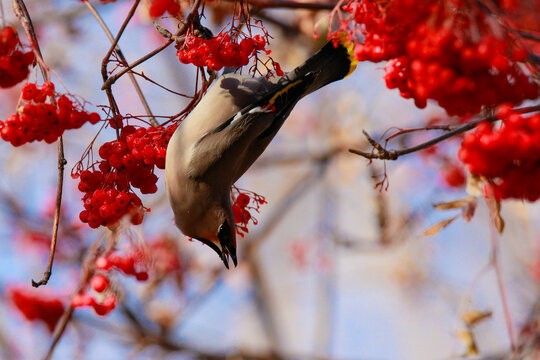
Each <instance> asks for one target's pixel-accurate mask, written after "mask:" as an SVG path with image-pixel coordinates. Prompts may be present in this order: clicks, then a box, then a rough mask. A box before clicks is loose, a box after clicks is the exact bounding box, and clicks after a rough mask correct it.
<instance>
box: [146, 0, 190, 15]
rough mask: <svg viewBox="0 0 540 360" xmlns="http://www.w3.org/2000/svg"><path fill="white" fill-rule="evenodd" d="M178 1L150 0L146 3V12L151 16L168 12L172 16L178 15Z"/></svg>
mask: <svg viewBox="0 0 540 360" xmlns="http://www.w3.org/2000/svg"><path fill="white" fill-rule="evenodd" d="M181 9H182V8H181V7H180V3H179V2H177V1H175V0H151V1H150V4H149V5H148V14H149V15H150V17H151V18H157V17H160V16H162V15H163V14H165V12H168V13H169V14H171V15H172V16H178V15H180V10H181Z"/></svg>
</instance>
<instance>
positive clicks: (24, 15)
mask: <svg viewBox="0 0 540 360" xmlns="http://www.w3.org/2000/svg"><path fill="white" fill-rule="evenodd" d="M13 11H14V12H15V15H16V16H17V18H18V19H19V20H20V21H21V24H22V26H23V28H24V31H25V32H26V35H27V36H28V38H29V39H30V42H31V44H32V49H33V50H34V54H35V55H36V59H37V60H38V61H37V62H38V66H39V68H40V70H41V74H42V76H43V79H44V80H45V81H50V76H49V71H48V69H47V66H46V65H45V62H44V61H43V57H42V55H41V50H40V48H39V43H38V40H37V36H36V31H35V29H34V25H33V24H32V19H31V18H30V14H29V13H28V9H27V8H26V5H25V4H24V0H13ZM53 101H54V99H53ZM57 143H58V184H57V187H56V208H55V211H54V222H53V230H52V235H51V248H50V251H49V259H48V262H47V268H46V269H45V272H44V273H43V278H42V279H41V280H39V281H38V282H36V281H34V280H33V279H32V286H33V287H39V286H41V285H47V283H48V282H49V279H50V278H51V274H52V267H53V262H54V254H55V252H56V240H57V239H58V226H59V223H60V208H61V207H62V189H63V186H64V167H65V165H66V163H67V161H66V159H65V158H64V142H63V140H62V137H61V136H60V138H58V142H57Z"/></svg>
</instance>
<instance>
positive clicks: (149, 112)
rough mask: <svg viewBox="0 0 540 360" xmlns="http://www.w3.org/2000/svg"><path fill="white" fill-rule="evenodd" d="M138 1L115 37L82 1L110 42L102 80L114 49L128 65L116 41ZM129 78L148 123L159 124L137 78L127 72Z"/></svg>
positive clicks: (90, 7)
mask: <svg viewBox="0 0 540 360" xmlns="http://www.w3.org/2000/svg"><path fill="white" fill-rule="evenodd" d="M139 3H140V0H136V1H135V3H134V4H133V6H132V7H131V9H130V11H129V13H128V15H127V16H126V19H125V20H124V22H123V23H122V26H121V27H120V30H119V31H118V34H117V35H116V37H113V36H112V33H111V31H110V29H109V27H108V26H107V24H105V22H104V21H103V18H102V17H101V16H100V15H99V13H98V12H97V11H96V9H95V8H94V6H93V5H92V4H91V3H90V2H88V1H85V2H84V4H85V5H86V7H87V8H88V10H90V12H91V13H92V15H93V16H94V18H96V20H97V21H98V23H99V25H100V26H101V28H102V29H103V31H104V32H105V34H106V35H107V37H108V38H109V41H110V42H111V47H110V48H109V51H107V54H106V55H105V57H104V58H103V61H102V63H101V74H102V76H103V79H104V81H106V80H107V78H108V74H107V64H108V63H109V61H110V57H111V55H112V53H113V51H116V54H117V55H118V57H119V58H120V60H121V61H122V62H123V63H124V64H125V65H126V66H127V65H128V62H127V60H126V57H125V56H124V53H123V52H122V50H121V49H120V47H119V46H118V41H119V40H120V37H122V34H123V33H124V30H125V29H126V27H127V25H128V24H129V22H130V21H131V18H132V17H133V15H134V13H135V10H136V9H137V7H138V6H139ZM129 79H130V81H131V83H132V84H133V87H134V88H135V91H136V92H137V95H138V96H139V99H140V100H141V103H142V105H143V107H144V109H145V111H146V114H147V115H148V116H149V117H150V119H149V120H150V124H152V126H159V123H158V122H157V121H156V119H155V117H154V115H153V114H152V110H151V109H150V105H148V101H147V100H146V97H145V96H144V94H143V92H142V90H141V87H140V86H139V83H138V82H137V79H136V78H135V76H134V75H133V74H131V73H130V74H129ZM111 92H112V90H111ZM111 95H112V94H111ZM107 97H109V94H107Z"/></svg>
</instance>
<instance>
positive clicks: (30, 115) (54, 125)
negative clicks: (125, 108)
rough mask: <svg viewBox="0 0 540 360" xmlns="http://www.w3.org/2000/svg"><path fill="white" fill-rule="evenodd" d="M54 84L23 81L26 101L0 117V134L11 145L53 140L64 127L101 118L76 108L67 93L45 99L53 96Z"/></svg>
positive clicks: (75, 127)
mask: <svg viewBox="0 0 540 360" xmlns="http://www.w3.org/2000/svg"><path fill="white" fill-rule="evenodd" d="M54 96H55V93H54V85H53V84H52V83H50V82H46V83H44V84H43V85H42V86H41V87H40V88H38V87H37V86H36V84H31V83H29V84H26V85H25V86H24V87H23V90H22V99H23V100H25V101H26V102H27V103H26V104H25V105H24V106H22V107H21V108H19V110H18V112H17V113H15V114H13V115H10V116H8V118H7V119H6V121H5V122H4V121H0V136H1V137H2V139H3V140H4V141H9V142H10V143H11V144H12V145H13V146H21V145H23V144H26V143H29V142H33V141H45V142H47V143H49V144H50V143H53V142H55V141H56V140H57V139H58V138H59V137H60V136H62V134H63V133H64V131H66V130H70V129H78V128H80V127H81V126H83V125H84V124H85V123H86V122H89V123H91V124H96V123H97V122H99V121H100V120H101V119H100V117H99V115H98V114H97V113H88V112H86V111H84V110H81V109H78V108H77V107H76V105H75V104H74V103H73V102H72V101H71V100H70V99H69V98H68V97H67V96H66V95H61V96H59V97H58V98H57V99H56V101H55V103H54V104H49V103H45V100H46V99H47V98H48V97H54Z"/></svg>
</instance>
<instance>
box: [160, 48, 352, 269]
mask: <svg viewBox="0 0 540 360" xmlns="http://www.w3.org/2000/svg"><path fill="white" fill-rule="evenodd" d="M350 53H351V49H350V48H346V47H345V46H343V45H341V44H339V45H338V46H337V47H335V46H334V45H333V44H332V43H328V44H327V45H325V47H323V48H322V49H321V50H320V51H319V52H318V53H317V54H315V55H314V56H312V57H311V58H310V59H308V60H307V61H306V62H305V63H304V64H303V65H301V66H299V67H298V68H296V69H295V70H293V71H291V72H289V73H288V74H286V75H284V76H283V77H281V78H271V79H268V80H267V79H266V78H264V77H260V78H250V77H244V76H240V75H232V74H230V75H224V76H222V77H220V78H218V79H217V80H216V82H215V84H214V85H213V86H212V87H211V88H210V89H209V90H208V92H207V93H206V95H205V96H204V97H203V99H202V100H201V101H200V102H199V104H198V105H197V106H196V107H195V108H194V109H193V111H192V112H191V113H190V114H189V116H188V117H187V118H186V119H185V120H184V121H182V122H181V123H180V125H179V127H178V129H177V130H176V132H175V133H174V135H173V137H172V138H171V141H170V142H169V145H168V149H167V157H166V164H165V181H166V188H167V195H168V197H169V201H170V203H171V207H172V209H173V212H174V216H175V223H176V225H177V226H178V228H179V229H180V230H181V231H182V232H183V233H184V234H185V235H187V236H190V237H192V238H195V239H198V240H200V241H202V242H203V243H205V244H207V245H209V246H210V247H211V248H212V249H214V250H215V251H216V252H217V253H218V255H219V256H220V258H221V259H222V260H223V262H224V264H225V266H226V267H228V258H229V257H230V258H232V260H233V262H234V264H235V265H236V264H237V258H236V231H235V223H234V217H233V214H232V208H231V199H230V189H231V186H232V185H233V184H234V183H235V182H236V180H238V178H240V176H242V175H243V174H244V173H245V172H246V170H247V169H248V168H249V167H250V166H251V165H252V164H253V162H254V161H255V160H256V159H257V158H258V157H259V156H260V155H261V154H262V152H263V151H264V150H265V149H266V147H267V146H268V144H269V143H270V141H271V140H272V139H273V137H274V136H275V134H276V133H277V131H278V130H279V129H280V128H281V126H282V125H283V122H284V121H285V119H286V118H287V116H288V115H289V113H290V112H291V110H292V108H293V107H294V106H295V105H296V103H297V102H298V100H300V99H301V98H302V97H303V96H305V95H307V94H309V93H311V92H313V91H315V90H317V89H319V88H320V87H322V86H324V85H326V84H328V83H330V82H333V81H336V80H339V79H342V78H344V77H346V76H347V75H348V74H350V72H352V70H354V67H355V65H356V62H355V61H354V60H351V56H350Z"/></svg>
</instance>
